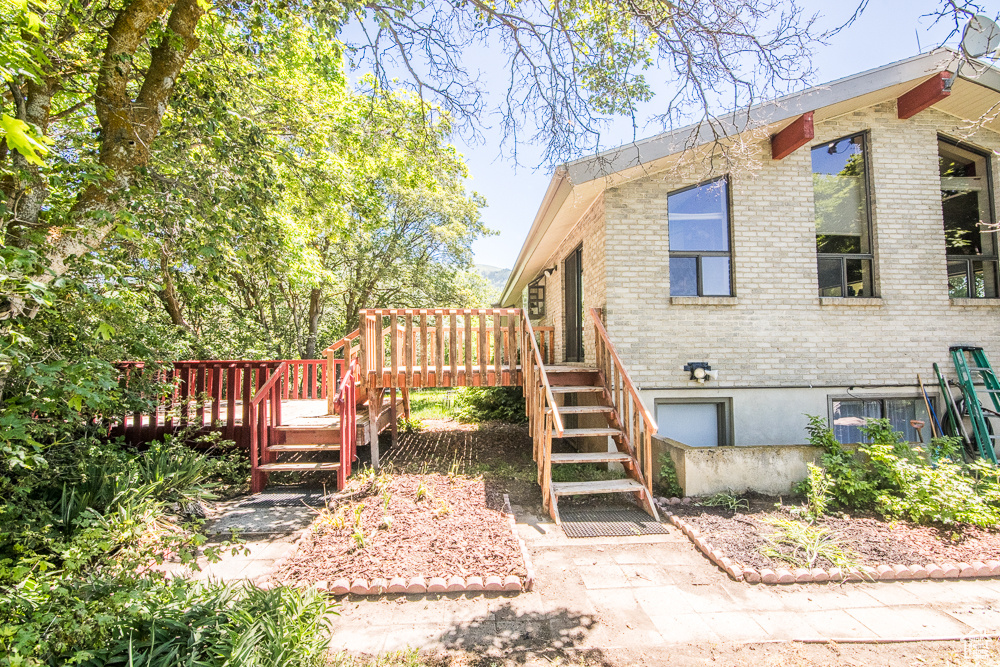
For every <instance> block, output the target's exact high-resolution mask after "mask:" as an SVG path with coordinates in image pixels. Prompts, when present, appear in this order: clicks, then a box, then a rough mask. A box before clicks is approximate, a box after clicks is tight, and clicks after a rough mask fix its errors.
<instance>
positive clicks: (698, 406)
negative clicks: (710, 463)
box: [656, 398, 732, 447]
mask: <svg viewBox="0 0 1000 667" xmlns="http://www.w3.org/2000/svg"><path fill="white" fill-rule="evenodd" d="M730 414H731V409H730V399H728V398H720V399H717V400H712V399H709V400H704V399H683V398H677V399H663V400H659V401H656V426H657V432H656V433H657V435H659V436H661V437H664V438H670V439H671V440H676V441H677V442H680V443H683V444H685V445H688V446H689V447H719V446H722V445H728V444H730V443H731V442H732V440H731V438H730V433H731V432H732V429H731V428H730V419H731V418H730Z"/></svg>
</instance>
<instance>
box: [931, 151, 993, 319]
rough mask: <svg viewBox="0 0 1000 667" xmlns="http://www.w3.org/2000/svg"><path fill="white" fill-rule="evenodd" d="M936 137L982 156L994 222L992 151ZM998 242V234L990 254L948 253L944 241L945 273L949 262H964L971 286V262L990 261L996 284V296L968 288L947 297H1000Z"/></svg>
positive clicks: (987, 198)
mask: <svg viewBox="0 0 1000 667" xmlns="http://www.w3.org/2000/svg"><path fill="white" fill-rule="evenodd" d="M937 138H938V143H939V144H941V143H945V144H948V145H950V146H952V147H953V148H958V149H960V150H963V151H966V152H967V153H972V154H973V155H978V156H979V157H981V158H983V160H984V161H985V163H986V185H987V188H986V200H987V203H988V205H989V212H990V222H991V223H992V224H996V221H997V209H996V202H995V197H994V183H993V160H992V157H993V155H992V153H990V152H989V151H987V150H983V149H982V148H979V147H978V146H975V145H973V144H970V143H968V142H965V141H961V140H959V139H952V138H951V137H949V136H947V135H944V134H940V133H938V135H937ZM940 158H941V149H940V146H939V147H938V159H939V160H940ZM944 232H945V220H944V206H943V202H942V208H941V233H942V234H944ZM998 244H1000V236H997V237H996V238H994V239H993V254H992V255H950V254H948V246H947V241H946V243H945V253H944V261H945V271H946V273H947V270H948V264H949V263H951V262H963V263H964V264H965V280H966V284H967V285H968V286H969V287H970V288H971V287H972V285H974V284H975V282H976V280H975V272H974V271H973V268H972V263H973V262H977V261H978V262H992V263H993V280H994V285H995V286H996V289H997V291H998V292H997V296H978V295H976V294H975V293H974V291H973V290H972V289H969V290H968V292H967V294H966V295H965V296H951V295H950V294H949V295H948V298H950V299H997V298H1000V248H998V247H997V246H998ZM947 275H948V276H949V278H950V275H951V274H947ZM946 285H947V281H946ZM949 291H950V290H949Z"/></svg>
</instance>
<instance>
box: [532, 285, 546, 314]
mask: <svg viewBox="0 0 1000 667" xmlns="http://www.w3.org/2000/svg"><path fill="white" fill-rule="evenodd" d="M542 280H543V278H536V279H535V280H534V281H533V282H531V283H528V317H529V318H532V319H541V318H543V317H545V283H543V282H542Z"/></svg>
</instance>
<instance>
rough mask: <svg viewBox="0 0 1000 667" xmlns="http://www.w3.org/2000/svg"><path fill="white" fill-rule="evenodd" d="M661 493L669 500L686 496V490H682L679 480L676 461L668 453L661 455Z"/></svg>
mask: <svg viewBox="0 0 1000 667" xmlns="http://www.w3.org/2000/svg"><path fill="white" fill-rule="evenodd" d="M659 492H660V494H661V495H664V496H666V497H668V498H680V497H683V496H684V489H683V488H681V483H680V480H678V478H677V466H675V465H674V459H673V458H672V457H671V456H670V454H668V453H664V454H661V455H660V481H659Z"/></svg>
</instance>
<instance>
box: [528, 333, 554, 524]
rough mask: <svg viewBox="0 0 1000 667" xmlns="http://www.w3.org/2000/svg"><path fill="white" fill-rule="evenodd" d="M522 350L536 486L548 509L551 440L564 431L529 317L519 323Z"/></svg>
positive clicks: (550, 477)
mask: <svg viewBox="0 0 1000 667" xmlns="http://www.w3.org/2000/svg"><path fill="white" fill-rule="evenodd" d="M522 322H523V325H522V329H521V334H522V342H521V349H522V350H526V351H527V354H526V355H525V357H526V358H525V359H524V363H523V367H524V406H525V407H524V409H525V412H527V414H528V430H529V431H530V433H531V437H532V441H533V442H534V459H535V463H536V464H537V465H538V483H539V484H540V485H541V487H542V504H543V505H544V506H545V507H546V509H548V507H549V504H550V502H551V498H550V490H549V486H550V484H551V481H552V438H553V437H556V438H561V437H563V433H564V429H563V422H562V417H561V416H560V414H559V406H558V405H556V401H555V397H554V396H553V395H552V388H551V387H550V386H549V378H548V375H546V373H545V362H544V358H543V357H542V353H541V352H540V351H539V349H538V341H537V340H536V339H535V331H534V330H533V329H532V326H531V321H530V320H529V319H528V318H524V319H523V320H522Z"/></svg>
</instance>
